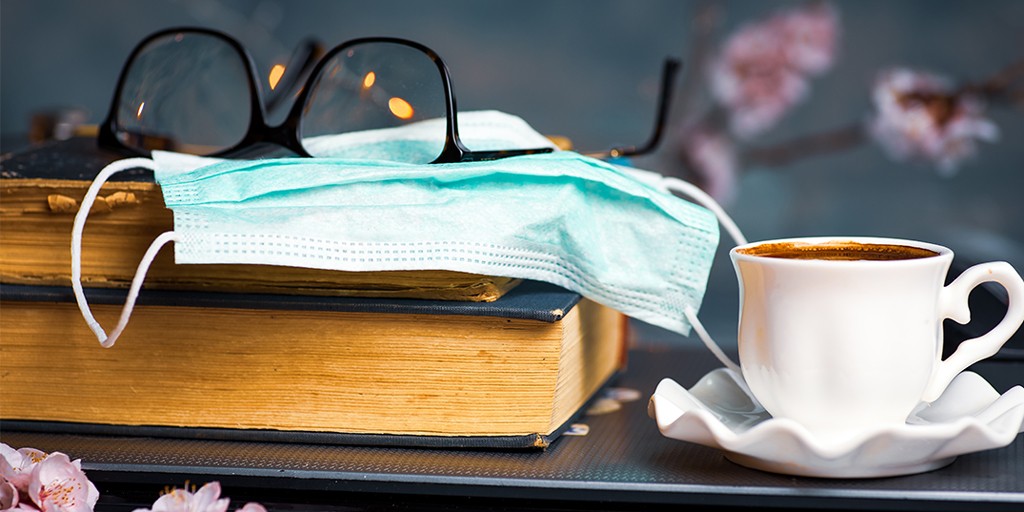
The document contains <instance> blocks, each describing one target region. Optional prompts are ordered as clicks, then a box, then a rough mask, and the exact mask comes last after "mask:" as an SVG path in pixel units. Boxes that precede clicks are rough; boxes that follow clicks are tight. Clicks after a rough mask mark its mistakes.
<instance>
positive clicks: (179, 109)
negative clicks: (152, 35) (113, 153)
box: [115, 32, 252, 155]
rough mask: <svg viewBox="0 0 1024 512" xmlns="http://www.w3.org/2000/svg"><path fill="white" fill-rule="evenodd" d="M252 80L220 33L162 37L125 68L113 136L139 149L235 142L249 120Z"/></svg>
mask: <svg viewBox="0 0 1024 512" xmlns="http://www.w3.org/2000/svg"><path fill="white" fill-rule="evenodd" d="M250 80H251V78H250V77H249V76H248V73H247V70H246V61H245V60H244V58H242V56H241V55H239V53H238V51H237V50H236V49H235V48H234V47H232V46H231V45H230V44H228V43H227V42H226V41H224V40H222V39H220V38H218V37H214V36H212V35H208V34H204V33H190V32H176V33H171V34H167V35H166V36H163V37H159V38H156V39H154V40H152V41H150V42H149V43H148V44H147V45H146V46H145V47H143V48H141V49H140V51H139V52H138V54H137V56H136V58H135V60H133V61H132V63H131V66H130V67H129V68H128V70H127V72H126V74H125V77H124V81H123V84H122V88H121V98H120V103H119V105H118V109H117V114H116V123H117V130H116V131H115V136H116V137H117V138H118V139H119V140H120V142H121V143H122V144H124V145H126V146H128V147H131V148H134V149H137V150H140V151H148V150H152V149H166V150H173V151H179V152H184V153H192V154H198V155H208V154H211V153H216V152H218V151H222V150H224V149H227V148H230V147H232V146H234V145H236V144H238V143H239V142H240V141H241V140H242V139H243V137H245V134H246V130H247V129H248V126H249V123H250V117H251V116H252V112H251V108H250V105H251V100H252V98H251V94H252V93H251V91H250V87H249V85H248V84H249V81H250Z"/></svg>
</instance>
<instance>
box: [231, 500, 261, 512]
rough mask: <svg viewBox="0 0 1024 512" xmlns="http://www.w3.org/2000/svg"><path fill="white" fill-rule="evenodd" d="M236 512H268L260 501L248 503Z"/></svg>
mask: <svg viewBox="0 0 1024 512" xmlns="http://www.w3.org/2000/svg"><path fill="white" fill-rule="evenodd" d="M235 512H267V509H266V508H265V507H264V506H263V505H260V504H259V503H252V502H250V503H246V504H245V506H244V507H242V508H240V509H238V510H236V511H235Z"/></svg>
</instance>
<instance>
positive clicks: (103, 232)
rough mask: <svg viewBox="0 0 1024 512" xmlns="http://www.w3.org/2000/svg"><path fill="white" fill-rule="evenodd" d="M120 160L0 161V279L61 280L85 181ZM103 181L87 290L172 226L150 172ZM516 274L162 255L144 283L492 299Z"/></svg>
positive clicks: (53, 149)
mask: <svg viewBox="0 0 1024 512" xmlns="http://www.w3.org/2000/svg"><path fill="white" fill-rule="evenodd" d="M117 158H119V156H118V155H115V154H111V153H107V152H104V151H101V150H99V149H97V148H96V141H95V140H94V139H89V138H77V139H70V140H68V141H62V142H53V143H49V144H47V145H44V146H41V147H37V148H33V149H30V150H27V151H23V152H18V153H9V154H5V155H3V156H2V157H0V282H2V283H13V284H29V285H58V286H66V285H67V284H68V283H69V282H70V277H71V251H70V246H71V225H72V223H73V221H74V216H75V213H76V212H77V211H78V203H79V201H80V200H81V198H82V197H83V196H85V191H86V190H87V189H88V187H89V184H90V183H91V181H92V178H93V177H94V176H95V174H96V172H98V171H99V170H100V169H101V168H102V167H103V166H104V165H106V164H107V163H109V162H111V161H113V160H115V159H117ZM122 174H123V176H117V177H115V178H116V180H115V181H111V182H108V183H107V184H105V185H104V186H103V189H102V191H101V193H100V199H99V200H98V201H97V202H96V206H94V210H95V211H94V213H93V214H92V215H91V216H90V218H89V223H88V225H87V226H86V234H85V237H84V239H83V247H82V281H83V283H84V284H85V285H86V286H92V287H114V288H127V287H128V286H129V285H130V283H131V279H132V276H133V275H134V274H135V269H136V267H137V266H138V263H139V260H140V259H141V258H142V255H143V254H145V252H146V249H147V248H148V247H149V244H150V243H151V242H152V241H153V239H154V238H156V237H157V236H158V235H160V233H163V232H165V231H170V230H171V229H172V227H173V221H172V216H171V211H170V210H168V209H167V208H166V207H165V206H164V202H163V196H162V195H161V193H160V187H159V185H157V184H156V183H154V182H153V177H152V173H150V172H149V171H143V170H141V169H140V170H139V172H135V173H133V172H131V171H129V172H126V173H122ZM517 283H518V280H516V279H512V278H507V277H497V276H484V275H479V274H470V273H464V272H453V271H445V270H417V271H388V272H384V271H380V272H341V271H332V270H318V269H303V268H293V267H281V266H267V265H175V264H174V258H173V254H172V252H171V251H163V252H162V253H161V254H160V255H159V256H158V257H157V259H156V261H155V262H154V263H153V266H152V267H151V269H150V271H149V274H148V275H147V277H146V286H147V287H150V288H156V289H159V288H163V289H181V290H210V291H245V292H253V293H292V294H301V295H336V296H361V297H396V298H421V299H438V300H456V301H492V300H495V299H497V298H498V297H500V296H501V295H502V294H503V293H505V292H506V291H508V290H509V289H511V288H512V287H514V286H515V285H516V284H517Z"/></svg>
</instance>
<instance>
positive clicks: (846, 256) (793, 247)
mask: <svg viewBox="0 0 1024 512" xmlns="http://www.w3.org/2000/svg"><path fill="white" fill-rule="evenodd" d="M737 252H739V253H740V254H746V255H749V256H762V257H765V258H784V259H794V260H836V261H855V260H867V261H892V260H912V259H918V258H931V257H932V256H938V255H939V253H937V252H935V251H931V250H928V249H924V248H921V247H911V246H908V245H895V244H875V243H861V242H854V241H844V240H836V241H833V242H824V243H815V244H810V243H806V242H770V243H763V244H759V245H756V246H753V247H748V248H744V249H740V250H738V251H737Z"/></svg>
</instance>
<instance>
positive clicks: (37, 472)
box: [28, 452, 100, 512]
mask: <svg viewBox="0 0 1024 512" xmlns="http://www.w3.org/2000/svg"><path fill="white" fill-rule="evenodd" d="M28 495H29V498H31V499H32V501H33V502H34V503H35V504H36V506H38V507H39V510H41V511H44V512H48V511H61V512H92V510H93V507H95V506H96V501H97V500H99V497H100V494H99V492H98V491H97V490H96V486H94V485H93V484H92V482H90V481H89V479H88V478H86V477H85V473H83V472H82V467H81V461H78V460H76V461H74V462H72V461H71V459H69V458H68V456H67V455H65V454H63V453H60V452H53V453H51V454H49V455H47V456H46V458H45V459H43V460H42V461H40V462H39V463H38V464H36V465H35V467H33V468H32V479H31V481H30V482H29V485H28Z"/></svg>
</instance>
